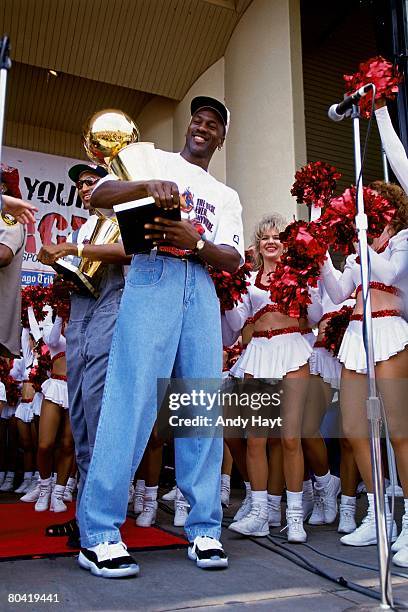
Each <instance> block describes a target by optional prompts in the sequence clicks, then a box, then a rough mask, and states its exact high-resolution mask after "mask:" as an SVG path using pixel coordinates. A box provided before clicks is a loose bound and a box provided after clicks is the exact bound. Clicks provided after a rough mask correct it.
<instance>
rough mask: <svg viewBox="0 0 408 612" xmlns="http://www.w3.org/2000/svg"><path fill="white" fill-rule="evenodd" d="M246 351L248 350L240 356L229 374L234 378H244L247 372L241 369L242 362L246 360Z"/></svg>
mask: <svg viewBox="0 0 408 612" xmlns="http://www.w3.org/2000/svg"><path fill="white" fill-rule="evenodd" d="M246 350H247V349H246V348H244V350H243V351H242V353H241V354H240V356H239V357H238V359H237V360H236V362H235V363H234V365H233V366H232V368H231V369H230V372H229V373H230V375H231V376H233V377H234V378H244V374H245V371H244V370H243V369H242V368H241V362H242V360H243V358H244V355H245V351H246Z"/></svg>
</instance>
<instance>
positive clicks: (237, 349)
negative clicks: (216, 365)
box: [224, 342, 243, 372]
mask: <svg viewBox="0 0 408 612" xmlns="http://www.w3.org/2000/svg"><path fill="white" fill-rule="evenodd" d="M224 351H225V352H226V353H227V362H226V364H225V368H224V372H228V371H229V370H230V369H231V368H232V366H233V365H234V364H235V362H236V361H237V360H238V358H239V356H240V355H241V353H242V351H243V346H242V344H241V343H240V342H237V343H236V344H234V346H224Z"/></svg>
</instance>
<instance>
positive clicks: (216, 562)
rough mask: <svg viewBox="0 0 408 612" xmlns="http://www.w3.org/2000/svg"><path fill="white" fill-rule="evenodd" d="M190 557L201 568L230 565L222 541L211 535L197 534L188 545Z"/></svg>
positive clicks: (216, 567)
mask: <svg viewBox="0 0 408 612" xmlns="http://www.w3.org/2000/svg"><path fill="white" fill-rule="evenodd" d="M187 554H188V558H189V559H191V560H192V561H195V563H196V565H197V567H199V568H201V569H223V568H226V567H228V557H227V555H226V554H225V552H224V549H223V547H222V544H221V542H219V541H218V540H216V539H215V538H212V537H210V536H197V537H196V538H195V539H194V542H192V543H191V544H190V546H189V547H188V551H187Z"/></svg>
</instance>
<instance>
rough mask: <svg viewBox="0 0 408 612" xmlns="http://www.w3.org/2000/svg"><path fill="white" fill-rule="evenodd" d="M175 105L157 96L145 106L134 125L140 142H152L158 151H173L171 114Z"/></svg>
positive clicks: (171, 101)
mask: <svg viewBox="0 0 408 612" xmlns="http://www.w3.org/2000/svg"><path fill="white" fill-rule="evenodd" d="M175 105H176V103H175V102H173V100H169V99H168V98H162V97H160V96H157V97H156V98H153V99H152V100H150V102H148V103H147V104H146V106H145V107H144V108H143V110H142V112H141V113H140V115H138V117H137V119H136V123H137V125H138V127H139V129H140V133H141V136H142V140H144V141H146V142H154V144H155V145H156V147H157V148H158V149H163V150H164V151H173V114H174V108H175Z"/></svg>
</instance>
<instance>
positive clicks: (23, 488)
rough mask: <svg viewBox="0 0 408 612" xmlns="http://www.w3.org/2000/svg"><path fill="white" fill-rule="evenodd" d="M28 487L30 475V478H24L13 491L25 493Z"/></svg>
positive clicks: (29, 485)
mask: <svg viewBox="0 0 408 612" xmlns="http://www.w3.org/2000/svg"><path fill="white" fill-rule="evenodd" d="M30 487H31V476H30V478H24V480H23V482H22V483H21V485H20V486H19V487H18V488H17V489H14V493H27V491H28V489H29V488H30Z"/></svg>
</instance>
